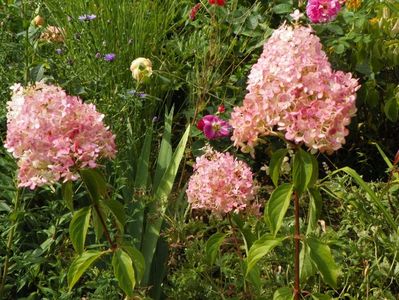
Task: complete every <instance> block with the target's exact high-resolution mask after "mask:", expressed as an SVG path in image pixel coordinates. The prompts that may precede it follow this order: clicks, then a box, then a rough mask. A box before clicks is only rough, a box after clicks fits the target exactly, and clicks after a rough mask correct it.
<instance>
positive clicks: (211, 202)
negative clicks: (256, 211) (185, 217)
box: [187, 148, 255, 214]
mask: <svg viewBox="0 0 399 300" xmlns="http://www.w3.org/2000/svg"><path fill="white" fill-rule="evenodd" d="M252 177H253V174H252V172H251V170H250V168H249V166H248V165H247V164H246V163H244V162H242V161H239V160H237V159H235V158H234V157H233V156H232V155H231V154H229V153H220V152H217V151H214V150H212V149H210V148H208V149H207V150H206V153H205V154H204V155H202V156H200V157H197V159H196V163H195V165H194V174H193V175H192V176H191V178H190V180H189V183H188V189H187V198H188V202H189V203H191V205H192V208H194V209H208V210H211V211H212V212H214V213H216V214H224V213H229V212H233V211H234V212H238V211H241V210H243V209H244V208H246V207H247V206H250V201H251V200H253V199H254V194H255V191H254V190H255V189H254V183H253V179H252Z"/></svg>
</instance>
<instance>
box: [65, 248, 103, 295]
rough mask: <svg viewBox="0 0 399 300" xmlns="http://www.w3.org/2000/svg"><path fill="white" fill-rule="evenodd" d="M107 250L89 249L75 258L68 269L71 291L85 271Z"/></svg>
mask: <svg viewBox="0 0 399 300" xmlns="http://www.w3.org/2000/svg"><path fill="white" fill-rule="evenodd" d="M104 253H106V252H105V251H96V250H89V251H85V252H83V253H82V254H81V255H79V256H78V257H76V258H75V260H74V261H73V262H72V264H71V266H70V267H69V270H68V275H67V279H68V288H69V291H70V290H71V289H72V288H73V286H74V285H75V284H76V282H77V281H78V280H79V278H80V277H81V276H82V275H83V273H84V272H85V271H86V270H87V269H88V268H89V267H90V265H91V264H92V263H93V262H94V261H95V260H97V259H98V258H99V257H100V256H101V255H103V254H104Z"/></svg>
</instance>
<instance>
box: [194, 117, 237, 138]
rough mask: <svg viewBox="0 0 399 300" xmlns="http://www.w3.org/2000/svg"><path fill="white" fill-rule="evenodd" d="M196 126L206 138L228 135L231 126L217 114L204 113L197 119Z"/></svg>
mask: <svg viewBox="0 0 399 300" xmlns="http://www.w3.org/2000/svg"><path fill="white" fill-rule="evenodd" d="M197 128H198V129H199V130H201V131H202V132H203V133H204V134H205V137H206V138H207V139H208V140H213V139H217V138H221V137H226V136H229V135H230V129H231V126H230V125H229V123H228V122H226V121H224V120H222V119H220V118H219V117H218V116H215V115H206V116H204V117H203V118H202V119H201V120H199V121H198V123H197Z"/></svg>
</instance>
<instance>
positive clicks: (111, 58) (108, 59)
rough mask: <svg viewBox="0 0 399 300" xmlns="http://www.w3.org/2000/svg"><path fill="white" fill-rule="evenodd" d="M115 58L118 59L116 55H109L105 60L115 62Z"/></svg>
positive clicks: (106, 55) (105, 56)
mask: <svg viewBox="0 0 399 300" xmlns="http://www.w3.org/2000/svg"><path fill="white" fill-rule="evenodd" d="M115 57H116V55H115V53H107V54H105V55H104V60H106V61H114V59H115Z"/></svg>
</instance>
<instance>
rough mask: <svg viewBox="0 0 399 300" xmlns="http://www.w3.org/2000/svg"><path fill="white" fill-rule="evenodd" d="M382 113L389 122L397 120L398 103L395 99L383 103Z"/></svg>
mask: <svg viewBox="0 0 399 300" xmlns="http://www.w3.org/2000/svg"><path fill="white" fill-rule="evenodd" d="M384 112H385V115H386V116H387V118H388V119H389V120H390V121H391V122H396V121H397V120H398V102H397V101H396V98H391V99H389V100H388V101H387V102H386V103H385V105H384Z"/></svg>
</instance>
